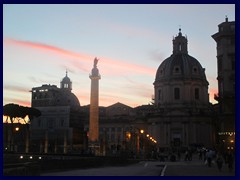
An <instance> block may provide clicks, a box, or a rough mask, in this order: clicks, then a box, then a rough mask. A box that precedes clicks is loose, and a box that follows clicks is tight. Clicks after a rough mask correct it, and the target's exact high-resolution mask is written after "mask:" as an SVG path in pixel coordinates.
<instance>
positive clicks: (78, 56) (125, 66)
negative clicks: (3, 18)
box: [4, 38, 155, 76]
mask: <svg viewBox="0 0 240 180" xmlns="http://www.w3.org/2000/svg"><path fill="white" fill-rule="evenodd" d="M4 44H6V45H11V44H14V45H19V46H25V47H29V48H36V49H39V50H46V51H51V52H54V53H57V54H60V55H64V56H65V57H69V59H68V61H70V62H71V63H72V65H73V66H74V67H75V68H78V69H79V68H80V69H82V70H83V71H87V70H88V69H89V66H92V62H93V59H94V56H93V55H88V54H84V53H76V52H72V51H69V50H65V49H62V48H59V47H55V46H52V45H47V44H44V43H38V42H30V41H22V40H15V39H10V38H5V39H4ZM99 58H100V64H101V65H100V66H101V69H102V71H104V74H113V75H114V74H115V75H116V74H119V75H121V74H122V73H138V74H146V75H150V76H154V75H155V69H153V68H150V67H145V66H141V65H138V64H133V63H128V62H127V60H119V59H111V58H107V57H99ZM76 60H77V61H76ZM88 71H89V70H88Z"/></svg>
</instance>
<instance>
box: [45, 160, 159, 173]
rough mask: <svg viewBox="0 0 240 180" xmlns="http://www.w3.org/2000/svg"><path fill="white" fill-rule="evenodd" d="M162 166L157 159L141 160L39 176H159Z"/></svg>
mask: <svg viewBox="0 0 240 180" xmlns="http://www.w3.org/2000/svg"><path fill="white" fill-rule="evenodd" d="M163 168H164V165H162V163H160V162H157V161H155V162H154V161H142V162H139V163H137V164H133V165H129V166H117V167H100V168H92V169H78V170H71V171H61V172H51V173H43V174H41V176H160V175H161V172H162V170H163Z"/></svg>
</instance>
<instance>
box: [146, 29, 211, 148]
mask: <svg viewBox="0 0 240 180" xmlns="http://www.w3.org/2000/svg"><path fill="white" fill-rule="evenodd" d="M153 84H154V92H155V95H154V101H155V103H154V104H155V106H156V111H157V112H155V113H152V114H151V115H150V116H149V118H148V124H149V127H148V129H149V132H150V133H151V134H153V135H154V136H155V137H156V138H157V141H158V145H159V146H161V147H166V148H181V147H186V148H187V147H188V146H189V145H196V146H197V145H199V146H201V145H202V146H203V145H204V146H207V147H212V144H213V141H214V139H213V138H214V137H213V136H212V134H213V129H212V119H211V111H210V109H211V104H210V103H209V94H208V85H209V83H208V81H207V79H206V75H205V68H203V67H202V66H201V64H200V63H199V61H198V60H197V59H195V58H194V57H192V56H190V55H189V54H188V40H187V37H185V36H183V35H182V32H181V29H179V33H178V35H177V36H176V37H174V38H173V53H172V55H171V56H170V57H168V58H167V59H165V60H164V61H163V62H162V63H161V64H160V66H159V67H158V69H157V72H156V77H155V81H154V83H153Z"/></svg>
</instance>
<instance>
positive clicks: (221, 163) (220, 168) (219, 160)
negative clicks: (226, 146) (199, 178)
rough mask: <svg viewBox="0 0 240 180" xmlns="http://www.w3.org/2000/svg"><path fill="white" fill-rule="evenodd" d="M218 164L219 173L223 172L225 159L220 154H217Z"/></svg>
mask: <svg viewBox="0 0 240 180" xmlns="http://www.w3.org/2000/svg"><path fill="white" fill-rule="evenodd" d="M216 163H217V167H218V170H219V171H222V165H223V157H222V155H221V154H220V153H218V154H217V157H216Z"/></svg>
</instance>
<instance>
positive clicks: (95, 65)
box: [93, 57, 99, 68]
mask: <svg viewBox="0 0 240 180" xmlns="http://www.w3.org/2000/svg"><path fill="white" fill-rule="evenodd" d="M98 60H99V59H98V58H96V57H95V59H94V65H93V67H94V68H96V67H97V63H98Z"/></svg>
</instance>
